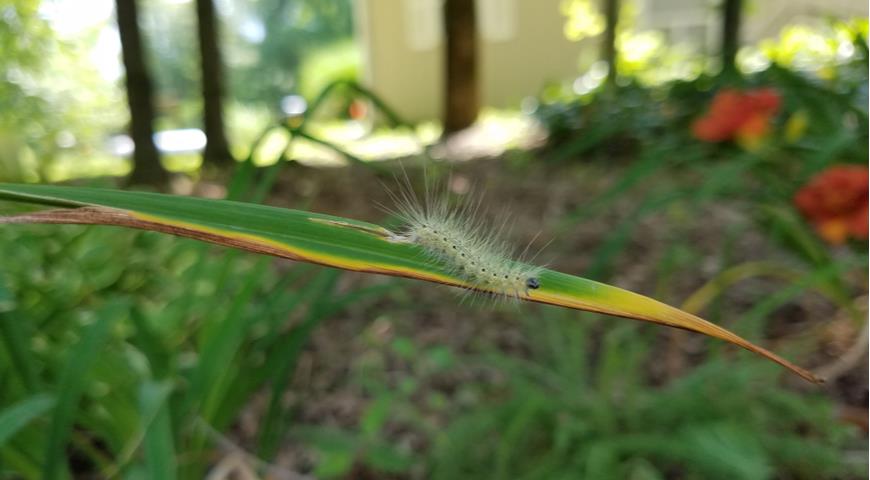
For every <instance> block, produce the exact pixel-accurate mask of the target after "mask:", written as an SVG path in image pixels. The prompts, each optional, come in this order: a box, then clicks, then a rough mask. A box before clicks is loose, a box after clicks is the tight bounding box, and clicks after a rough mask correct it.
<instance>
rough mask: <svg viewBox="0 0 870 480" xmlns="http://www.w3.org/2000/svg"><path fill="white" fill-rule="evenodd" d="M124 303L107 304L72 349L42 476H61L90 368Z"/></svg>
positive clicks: (63, 379) (66, 366)
mask: <svg viewBox="0 0 870 480" xmlns="http://www.w3.org/2000/svg"><path fill="white" fill-rule="evenodd" d="M124 307H125V305H124V304H123V303H121V302H115V303H112V304H109V305H107V306H106V308H105V309H104V312H103V313H102V314H101V315H97V321H96V322H95V323H94V324H92V325H91V326H89V327H88V328H87V329H86V330H85V331H84V333H83V335H82V339H81V341H79V343H78V344H77V345H76V346H75V347H73V348H72V350H70V352H69V355H68V357H67V360H66V362H65V366H64V368H63V371H62V372H61V376H60V382H59V384H58V387H57V406H56V407H55V409H54V415H53V418H52V422H51V426H50V427H49V436H48V441H47V442H46V450H45V463H44V464H43V470H42V478H45V479H53V478H58V477H59V474H60V472H61V471H62V469H63V468H64V463H65V462H66V454H65V453H64V448H65V446H66V443H67V441H68V439H69V437H70V434H71V433H72V427H73V419H74V418H75V413H76V410H77V409H78V404H79V400H80V398H81V396H82V393H83V392H84V389H85V385H86V382H87V377H88V372H89V371H90V368H91V366H92V365H93V364H94V362H95V361H96V359H97V355H98V354H99V352H100V346H101V345H102V344H103V343H104V341H105V340H106V338H107V337H108V335H109V326H111V324H112V323H113V322H114V320H115V319H116V318H117V317H118V316H120V315H121V311H122V310H123V309H124Z"/></svg>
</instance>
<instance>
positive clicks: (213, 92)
mask: <svg viewBox="0 0 870 480" xmlns="http://www.w3.org/2000/svg"><path fill="white" fill-rule="evenodd" d="M196 18H197V25H198V26H199V28H198V31H199V54H200V55H199V56H200V59H201V61H202V63H201V65H202V104H203V124H204V126H205V136H206V138H207V139H208V140H207V143H206V146H205V152H204V154H203V161H204V162H206V163H212V164H215V165H230V164H232V163H233V157H232V156H231V154H230V148H229V144H228V143H227V137H226V135H225V134H224V113H223V106H222V105H221V99H222V97H223V71H222V69H221V52H220V46H219V43H218V21H217V18H216V15H215V9H214V3H213V1H212V0H196Z"/></svg>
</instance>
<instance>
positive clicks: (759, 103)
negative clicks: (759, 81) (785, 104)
mask: <svg viewBox="0 0 870 480" xmlns="http://www.w3.org/2000/svg"><path fill="white" fill-rule="evenodd" d="M780 100H781V99H780V96H779V94H778V93H777V92H776V91H775V90H773V89H771V88H761V89H758V90H752V91H749V92H740V91H737V90H732V89H727V88H726V89H723V90H720V91H719V93H717V94H716V96H715V97H714V98H713V101H712V102H711V103H710V109H709V110H708V111H707V113H706V114H705V115H704V116H703V117H701V118H699V119H697V120H695V122H694V123H693V124H692V133H693V134H694V135H695V138H697V139H699V140H703V141H705V142H722V141H726V140H736V141H737V142H738V143H740V144H741V145H744V146H746V147H748V148H754V147H756V146H757V145H758V144H760V142H761V140H763V139H764V137H766V136H767V134H768V132H769V130H770V119H771V117H773V116H774V115H775V114H776V112H777V111H779V106H780Z"/></svg>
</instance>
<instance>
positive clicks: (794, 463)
mask: <svg viewBox="0 0 870 480" xmlns="http://www.w3.org/2000/svg"><path fill="white" fill-rule="evenodd" d="M541 313H542V315H543V317H544V318H537V317H535V316H532V317H530V320H529V321H528V322H527V324H526V328H525V329H524V332H525V335H526V337H527V338H528V339H529V340H528V348H529V354H528V356H527V357H524V358H518V357H516V356H508V355H505V354H502V353H491V354H489V355H486V356H484V357H482V358H478V359H477V360H476V361H477V362H480V363H482V364H485V365H490V368H494V369H496V371H499V372H503V373H504V375H503V376H501V377H500V378H501V379H502V380H503V381H502V382H501V383H496V384H495V385H492V386H490V387H489V388H488V391H487V392H486V393H485V394H484V396H483V400H482V401H480V402H479V403H478V404H477V405H475V406H474V407H473V408H471V409H469V410H468V411H466V412H464V413H462V414H460V415H459V416H458V417H457V418H456V419H454V420H453V421H452V422H451V424H450V425H449V427H448V428H446V429H443V430H442V431H440V432H439V433H438V434H437V435H436V437H435V444H434V448H433V451H432V458H431V463H430V468H431V478H436V479H442V478H443V479H454V478H507V477H510V478H522V479H562V478H564V479H569V478H642V479H664V478H699V479H700V478H705V479H720V478H721V479H733V478H741V479H767V478H772V477H788V478H807V479H810V478H860V475H861V474H862V472H864V471H866V468H867V465H866V463H865V461H864V460H855V461H854V463H853V462H850V461H844V460H843V458H844V456H848V453H849V452H852V453H856V452H859V451H861V452H863V450H864V448H866V444H864V447H863V448H862V442H863V441H862V440H859V438H858V435H857V434H856V433H852V432H850V431H849V430H848V428H847V427H846V426H844V425H840V424H837V423H836V422H835V421H834V415H835V412H834V411H833V410H832V407H831V405H830V403H829V402H828V401H827V400H826V399H825V398H824V397H821V396H816V395H807V394H800V393H796V392H790V391H788V390H784V389H782V388H780V387H778V386H777V382H776V381H775V380H774V377H773V376H771V374H772V373H773V372H772V371H771V370H770V369H768V368H766V367H764V366H762V365H758V364H755V365H749V364H742V365H739V366H738V365H734V364H732V363H731V362H728V361H726V360H725V359H724V358H723V357H721V355H718V354H714V356H713V358H712V359H708V361H707V362H705V363H704V365H703V366H700V367H697V368H695V369H694V370H692V371H690V372H688V373H687V374H685V375H684V376H681V377H679V378H677V379H675V380H673V381H670V382H667V383H666V384H664V385H657V386H651V385H650V384H649V379H648V375H649V372H650V371H649V369H648V368H646V367H645V366H644V365H649V357H650V355H651V354H653V351H652V349H651V345H652V344H653V343H654V342H653V341H652V340H653V339H652V338H650V337H649V336H648V333H649V332H645V331H644V327H642V326H636V325H623V326H619V327H616V328H612V327H608V328H607V329H606V333H603V334H602V333H601V330H602V329H600V328H599V326H600V325H599V322H596V321H594V320H593V319H585V320H584V321H583V322H575V321H574V319H573V318H565V317H564V316H563V314H562V313H561V312H558V311H556V310H554V309H550V308H544V309H542V310H541ZM532 318H533V320H532ZM542 320H543V321H542ZM858 458H860V456H859V457H858ZM865 458H866V457H865Z"/></svg>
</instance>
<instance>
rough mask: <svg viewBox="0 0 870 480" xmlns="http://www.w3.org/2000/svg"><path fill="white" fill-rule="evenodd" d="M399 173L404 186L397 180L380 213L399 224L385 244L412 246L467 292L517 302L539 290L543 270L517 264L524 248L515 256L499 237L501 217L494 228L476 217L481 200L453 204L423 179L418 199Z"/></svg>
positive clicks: (446, 191) (502, 224) (505, 223)
mask: <svg viewBox="0 0 870 480" xmlns="http://www.w3.org/2000/svg"><path fill="white" fill-rule="evenodd" d="M403 174H404V182H402V181H399V182H397V183H398V184H399V194H398V195H396V194H393V193H390V196H391V197H392V199H393V202H394V204H395V207H394V208H386V209H385V210H387V211H388V212H390V213H392V214H393V215H395V216H397V217H398V218H399V219H400V220H401V221H402V222H403V226H402V228H401V229H400V230H399V231H398V232H397V233H394V234H393V235H392V236H391V237H390V241H394V242H403V243H412V244H414V245H418V246H419V247H420V248H421V249H422V250H423V252H425V254H426V256H427V257H428V259H429V260H430V261H432V262H435V263H437V264H438V265H440V266H442V267H443V268H444V269H445V270H446V272H447V273H449V274H450V275H452V276H455V277H457V278H459V279H461V280H462V281H463V282H464V283H465V284H466V287H467V289H469V290H472V291H476V292H481V293H484V294H490V295H492V296H494V297H496V298H505V299H519V298H521V297H523V296H524V295H526V294H527V293H528V292H529V290H534V289H537V288H539V287H540V280H539V279H538V276H539V275H540V273H541V271H542V270H543V268H541V267H536V266H533V265H528V264H526V263H525V262H524V261H523V257H524V256H525V254H526V252H527V251H528V246H527V247H526V249H525V250H524V251H523V252H522V253H521V254H520V255H519V257H518V258H515V257H516V256H515V255H514V253H515V252H514V249H513V248H511V247H510V245H509V244H508V242H506V241H504V240H503V239H501V238H500V237H501V234H502V233H503V230H504V229H505V226H506V225H507V223H508V216H507V215H505V216H504V217H503V219H502V221H501V222H500V223H499V226H498V228H493V224H492V223H489V222H486V221H485V220H484V219H483V218H481V217H482V216H483V214H482V213H481V212H480V205H481V200H482V196H480V195H476V196H475V197H474V198H473V200H469V201H466V202H464V203H463V204H462V205H458V206H457V205H453V204H451V202H450V201H449V197H448V193H449V192H448V190H447V188H443V189H442V188H438V187H437V186H432V185H430V184H429V181H428V178H427V179H426V180H424V184H425V187H424V195H423V198H422V199H420V198H418V196H417V195H416V194H415V192H414V189H413V188H412V187H411V182H410V180H409V179H408V176H407V173H405V172H404V169H403Z"/></svg>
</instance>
